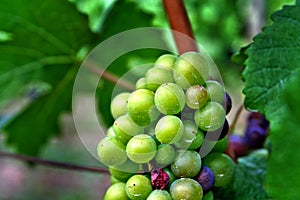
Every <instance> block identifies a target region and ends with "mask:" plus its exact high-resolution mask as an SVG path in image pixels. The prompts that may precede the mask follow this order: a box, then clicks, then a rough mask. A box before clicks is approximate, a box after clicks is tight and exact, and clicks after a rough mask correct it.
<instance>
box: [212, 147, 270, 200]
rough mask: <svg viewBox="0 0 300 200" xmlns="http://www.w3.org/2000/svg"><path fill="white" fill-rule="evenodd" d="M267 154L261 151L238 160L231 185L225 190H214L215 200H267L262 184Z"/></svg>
mask: <svg viewBox="0 0 300 200" xmlns="http://www.w3.org/2000/svg"><path fill="white" fill-rule="evenodd" d="M267 159H268V152H267V150H266V149H261V150H257V151H254V152H252V153H251V154H250V155H248V156H246V157H241V158H239V159H238V163H237V164H236V167H235V175H234V180H233V182H232V184H231V185H230V186H229V187H226V188H215V190H214V196H215V200H218V199H220V200H222V199H232V200H239V199H243V200H253V199H259V200H263V199H268V196H267V193H266V191H265V189H264V186H263V184H264V183H263V182H264V178H265V174H266V168H267Z"/></svg>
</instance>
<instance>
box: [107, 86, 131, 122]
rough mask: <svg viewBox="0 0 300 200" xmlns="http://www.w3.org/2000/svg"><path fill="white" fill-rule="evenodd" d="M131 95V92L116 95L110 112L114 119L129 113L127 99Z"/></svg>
mask: <svg viewBox="0 0 300 200" xmlns="http://www.w3.org/2000/svg"><path fill="white" fill-rule="evenodd" d="M129 95H130V93H129V92H123V93H120V94H118V95H116V96H115V97H114V98H113V100H112V101H111V105H110V111H111V114H112V116H113V118H114V119H117V118H118V117H120V116H122V115H125V114H126V113H127V99H128V97H129Z"/></svg>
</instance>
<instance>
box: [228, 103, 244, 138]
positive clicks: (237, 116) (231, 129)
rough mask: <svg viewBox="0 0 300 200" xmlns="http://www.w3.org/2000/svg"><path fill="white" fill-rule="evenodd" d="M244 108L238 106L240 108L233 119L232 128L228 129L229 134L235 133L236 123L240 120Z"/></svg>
mask: <svg viewBox="0 0 300 200" xmlns="http://www.w3.org/2000/svg"><path fill="white" fill-rule="evenodd" d="M243 109H244V106H243V105H240V106H239V108H238V110H237V111H236V114H235V116H234V119H233V121H232V123H231V125H230V128H229V131H228V134H229V135H230V134H232V133H233V130H234V128H235V126H236V123H237V121H238V119H239V117H240V115H241V113H242V111H243Z"/></svg>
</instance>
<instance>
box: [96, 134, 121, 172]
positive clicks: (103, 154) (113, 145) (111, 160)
mask: <svg viewBox="0 0 300 200" xmlns="http://www.w3.org/2000/svg"><path fill="white" fill-rule="evenodd" d="M97 153H98V157H99V159H100V161H101V162H102V163H103V164H105V165H107V166H116V165H120V164H122V163H124V162H125V161H126V160H127V155H126V151H125V145H124V144H123V143H122V142H120V141H119V140H117V139H116V138H115V137H104V138H103V139H102V140H101V141H100V142H99V144H98V146H97Z"/></svg>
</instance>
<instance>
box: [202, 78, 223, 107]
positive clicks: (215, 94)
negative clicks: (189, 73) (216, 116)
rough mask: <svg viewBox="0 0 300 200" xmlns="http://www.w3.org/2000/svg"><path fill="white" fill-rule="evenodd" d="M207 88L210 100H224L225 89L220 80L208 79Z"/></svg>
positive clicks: (220, 101) (219, 101)
mask: <svg viewBox="0 0 300 200" xmlns="http://www.w3.org/2000/svg"><path fill="white" fill-rule="evenodd" d="M206 88H207V92H208V99H209V100H210V101H215V102H218V103H222V102H223V101H224V97H225V89H224V87H223V85H221V84H220V83H219V82H217V81H213V80H209V81H206Z"/></svg>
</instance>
